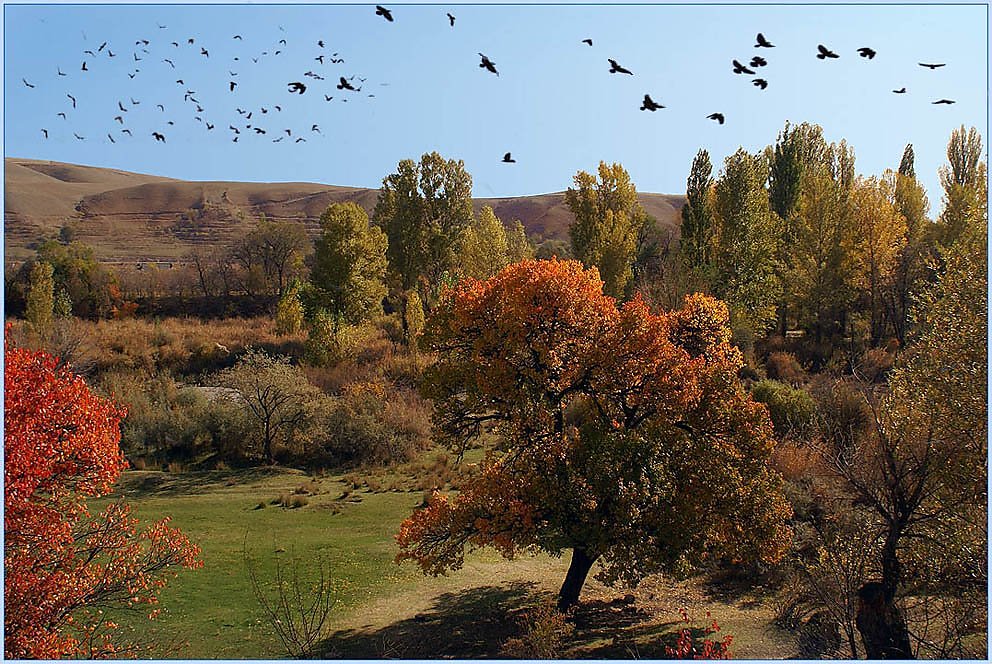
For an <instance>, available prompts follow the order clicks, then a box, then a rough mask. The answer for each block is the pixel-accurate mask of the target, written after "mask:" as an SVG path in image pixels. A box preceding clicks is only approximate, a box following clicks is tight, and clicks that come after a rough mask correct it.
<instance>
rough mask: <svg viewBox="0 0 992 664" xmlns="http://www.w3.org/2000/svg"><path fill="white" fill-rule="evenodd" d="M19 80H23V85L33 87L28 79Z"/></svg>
mask: <svg viewBox="0 0 992 664" xmlns="http://www.w3.org/2000/svg"><path fill="white" fill-rule="evenodd" d="M21 81H23V82H24V85H26V86H28V87H29V88H33V87H34V84H32V83H28V81H27V79H26V78H22V79H21Z"/></svg>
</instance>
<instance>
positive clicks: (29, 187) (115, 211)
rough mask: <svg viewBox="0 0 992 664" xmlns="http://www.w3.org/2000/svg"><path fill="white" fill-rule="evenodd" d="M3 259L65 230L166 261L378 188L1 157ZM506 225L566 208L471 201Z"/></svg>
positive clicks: (559, 235) (662, 208) (536, 231)
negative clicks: (169, 174)
mask: <svg viewBox="0 0 992 664" xmlns="http://www.w3.org/2000/svg"><path fill="white" fill-rule="evenodd" d="M4 165H5V171H6V175H5V182H4V204H5V210H4V240H5V244H6V257H5V258H6V259H8V260H11V259H13V260H21V259H24V258H27V257H29V256H30V255H31V254H32V253H33V247H34V246H35V245H36V243H38V242H39V241H40V240H43V239H44V238H47V237H52V236H54V235H56V234H57V233H58V231H59V229H60V228H61V227H62V226H69V227H71V228H72V229H73V230H74V231H75V237H76V238H77V239H79V240H80V241H82V242H85V243H86V244H89V245H91V246H92V247H94V249H95V252H96V254H97V257H98V258H99V259H100V260H102V261H105V262H108V263H117V262H130V261H154V260H162V261H169V260H173V259H176V258H179V257H181V256H182V255H183V254H185V253H186V252H188V251H189V250H190V249H191V248H192V247H193V246H196V245H213V244H225V243H227V242H229V241H231V240H232V239H234V238H236V237H239V236H241V235H243V234H245V233H246V232H247V231H248V230H249V229H250V228H251V227H252V225H253V223H254V221H255V220H256V219H258V218H259V217H261V216H262V215H265V216H266V217H267V218H269V219H272V220H280V221H290V220H295V221H299V223H301V224H304V225H305V226H306V227H307V229H308V230H309V231H310V232H311V233H315V232H316V230H317V227H318V219H319V217H320V214H321V212H323V211H324V210H325V209H326V208H327V206H328V205H330V204H331V203H334V202H344V201H354V202H355V203H358V204H359V205H361V206H362V207H363V208H365V209H366V210H367V211H368V212H370V213H371V211H372V208H373V207H374V206H375V201H376V198H377V196H378V190H376V189H362V188H358V187H338V186H332V185H325V184H315V183H305V182H280V183H254V182H187V181H183V180H174V179H171V178H164V177H157V176H153V175H142V174H138V173H129V172H127V171H119V170H114V169H109V168H96V167H91V166H79V165H75V164H64V163H59V162H52V161H37V160H32V159H18V158H10V157H8V158H5V159H4ZM640 200H641V204H642V205H643V206H644V208H645V210H647V212H648V213H649V214H651V215H653V216H654V217H655V218H657V219H658V221H659V222H660V223H661V225H663V226H665V227H668V228H672V229H677V227H678V218H679V214H678V213H679V211H680V210H681V208H682V205H683V203H684V197H683V196H673V195H666V194H640ZM474 204H475V208H476V210H478V209H479V208H481V207H482V206H483V205H491V206H492V207H493V209H494V210H495V211H496V214H497V216H499V218H500V219H502V220H503V221H504V222H507V223H508V222H510V221H511V220H513V219H520V221H521V222H523V224H524V227H525V228H526V229H527V231H528V233H530V234H531V235H534V236H537V237H538V238H539V239H567V237H568V225H569V224H570V223H571V221H572V214H571V212H570V211H569V210H568V208H567V206H566V205H565V195H564V193H563V192H558V193H551V194H541V195H537V196H519V197H511V198H477V199H475V200H474Z"/></svg>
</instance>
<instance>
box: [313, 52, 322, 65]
mask: <svg viewBox="0 0 992 664" xmlns="http://www.w3.org/2000/svg"><path fill="white" fill-rule="evenodd" d="M314 60H316V61H317V62H319V63H320V64H324V56H323V54H321V55H318V56H317V57H316V58H314Z"/></svg>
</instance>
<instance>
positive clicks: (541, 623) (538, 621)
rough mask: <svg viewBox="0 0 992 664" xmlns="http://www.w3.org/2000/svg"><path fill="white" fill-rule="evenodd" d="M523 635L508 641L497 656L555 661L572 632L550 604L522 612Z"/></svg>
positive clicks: (563, 617) (571, 627)
mask: <svg viewBox="0 0 992 664" xmlns="http://www.w3.org/2000/svg"><path fill="white" fill-rule="evenodd" d="M521 623H522V625H521V626H522V628H523V633H522V634H521V635H520V636H519V637H515V638H511V639H508V640H507V641H506V642H505V643H504V644H503V647H502V648H501V649H500V655H501V656H503V657H510V658H515V659H557V658H559V657H561V655H562V648H563V646H564V644H565V641H566V639H568V638H569V637H570V636H572V634H573V633H574V632H575V627H574V626H573V625H571V624H570V623H569V622H568V620H567V617H566V616H565V614H564V613H561V612H560V611H558V609H556V608H555V605H554V603H553V602H551V601H546V602H544V603H543V604H541V605H540V606H538V607H536V608H534V609H531V610H530V611H528V612H527V613H525V614H524V615H523V617H522V619H521Z"/></svg>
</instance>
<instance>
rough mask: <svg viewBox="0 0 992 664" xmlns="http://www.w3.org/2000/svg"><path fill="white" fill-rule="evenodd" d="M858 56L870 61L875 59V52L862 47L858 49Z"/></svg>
mask: <svg viewBox="0 0 992 664" xmlns="http://www.w3.org/2000/svg"><path fill="white" fill-rule="evenodd" d="M858 55H860V56H861V57H862V58H868V59H869V60H871V59H872V58H874V57H875V55H876V51H875V50H874V49H871V48H868V47H867V46H862V47H861V48H859V49H858Z"/></svg>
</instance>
